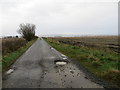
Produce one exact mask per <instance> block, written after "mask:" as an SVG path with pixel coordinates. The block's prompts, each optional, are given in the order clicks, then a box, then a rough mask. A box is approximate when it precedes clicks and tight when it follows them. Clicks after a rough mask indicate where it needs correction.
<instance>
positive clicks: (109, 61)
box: [45, 38, 120, 87]
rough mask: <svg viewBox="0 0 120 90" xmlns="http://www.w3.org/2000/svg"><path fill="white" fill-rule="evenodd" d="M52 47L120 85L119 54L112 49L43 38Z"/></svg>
mask: <svg viewBox="0 0 120 90" xmlns="http://www.w3.org/2000/svg"><path fill="white" fill-rule="evenodd" d="M45 40H46V41H47V42H48V43H49V44H50V45H51V46H52V47H54V48H56V49H57V50H58V51H60V52H61V53H63V54H65V55H67V56H68V57H70V58H75V59H77V60H78V61H79V62H80V63H81V64H82V65H84V66H85V67H86V68H87V69H88V70H89V71H90V72H92V73H93V74H95V75H96V76H97V77H100V78H103V79H105V80H107V81H109V82H112V83H114V84H116V85H118V86H119V87H120V71H119V69H118V67H119V66H118V64H119V62H118V60H119V55H118V54H117V53H115V52H112V51H104V50H97V49H94V48H88V47H79V46H75V45H68V44H63V43H60V42H59V41H57V40H54V39H50V38H46V39H45Z"/></svg>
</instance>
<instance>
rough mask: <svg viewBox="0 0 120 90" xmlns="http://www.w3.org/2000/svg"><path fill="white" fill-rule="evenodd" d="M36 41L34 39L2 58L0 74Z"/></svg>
mask: <svg viewBox="0 0 120 90" xmlns="http://www.w3.org/2000/svg"><path fill="white" fill-rule="evenodd" d="M36 40H37V39H34V40H32V41H30V42H28V43H26V44H25V45H24V46H23V47H20V48H19V49H17V50H16V51H14V52H12V53H8V54H7V55H4V56H2V72H4V71H6V70H7V69H8V68H9V67H10V66H11V65H12V64H13V63H14V62H15V61H16V59H17V58H19V57H20V56H21V55H22V54H23V53H24V52H25V51H26V50H27V49H28V48H29V47H30V46H31V45H32V44H33V43H34V42H35V41H36Z"/></svg>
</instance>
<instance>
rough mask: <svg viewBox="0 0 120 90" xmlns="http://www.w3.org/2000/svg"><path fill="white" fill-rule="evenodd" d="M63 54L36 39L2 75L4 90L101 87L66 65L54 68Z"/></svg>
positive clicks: (77, 70)
mask: <svg viewBox="0 0 120 90" xmlns="http://www.w3.org/2000/svg"><path fill="white" fill-rule="evenodd" d="M63 58H65V56H64V55H62V54H61V53H59V52H58V51H56V50H55V49H54V48H50V45H48V44H47V43H46V42H45V41H44V40H40V39H38V40H37V41H36V42H35V43H34V44H33V45H32V46H31V47H30V48H29V49H28V50H27V51H26V52H25V53H24V54H23V55H22V56H21V57H20V58H19V59H18V60H17V61H16V62H15V63H14V64H13V65H12V67H11V69H12V70H14V71H12V72H11V73H9V74H8V71H7V72H5V74H4V75H3V76H4V77H3V88H102V86H100V85H98V84H96V83H94V82H92V81H91V80H90V79H89V78H87V77H86V76H85V74H84V73H83V72H82V71H81V70H79V68H78V67H77V66H76V65H75V64H73V63H71V62H69V63H68V64H66V65H63V66H61V65H56V64H54V60H58V59H60V60H61V59H63Z"/></svg>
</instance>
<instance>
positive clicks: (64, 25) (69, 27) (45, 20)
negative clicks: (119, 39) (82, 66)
mask: <svg viewBox="0 0 120 90" xmlns="http://www.w3.org/2000/svg"><path fill="white" fill-rule="evenodd" d="M20 23H32V24H35V25H36V34H37V35H48V34H49V35H50V34H65V35H66V34H67V35H71V34H77V35H78V34H80V35H117V34H118V0H0V29H1V30H2V34H0V36H1V35H2V36H5V35H17V29H18V28H19V24H20Z"/></svg>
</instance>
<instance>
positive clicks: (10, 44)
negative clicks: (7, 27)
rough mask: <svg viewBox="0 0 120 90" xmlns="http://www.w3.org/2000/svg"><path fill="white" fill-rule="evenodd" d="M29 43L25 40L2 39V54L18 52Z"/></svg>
mask: <svg viewBox="0 0 120 90" xmlns="http://www.w3.org/2000/svg"><path fill="white" fill-rule="evenodd" d="M26 42H27V41H26V40H25V39H23V38H3V39H2V54H3V55H6V54H7V53H10V52H13V51H16V50H17V49H18V48H20V47H22V46H24V45H25V43H26Z"/></svg>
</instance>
